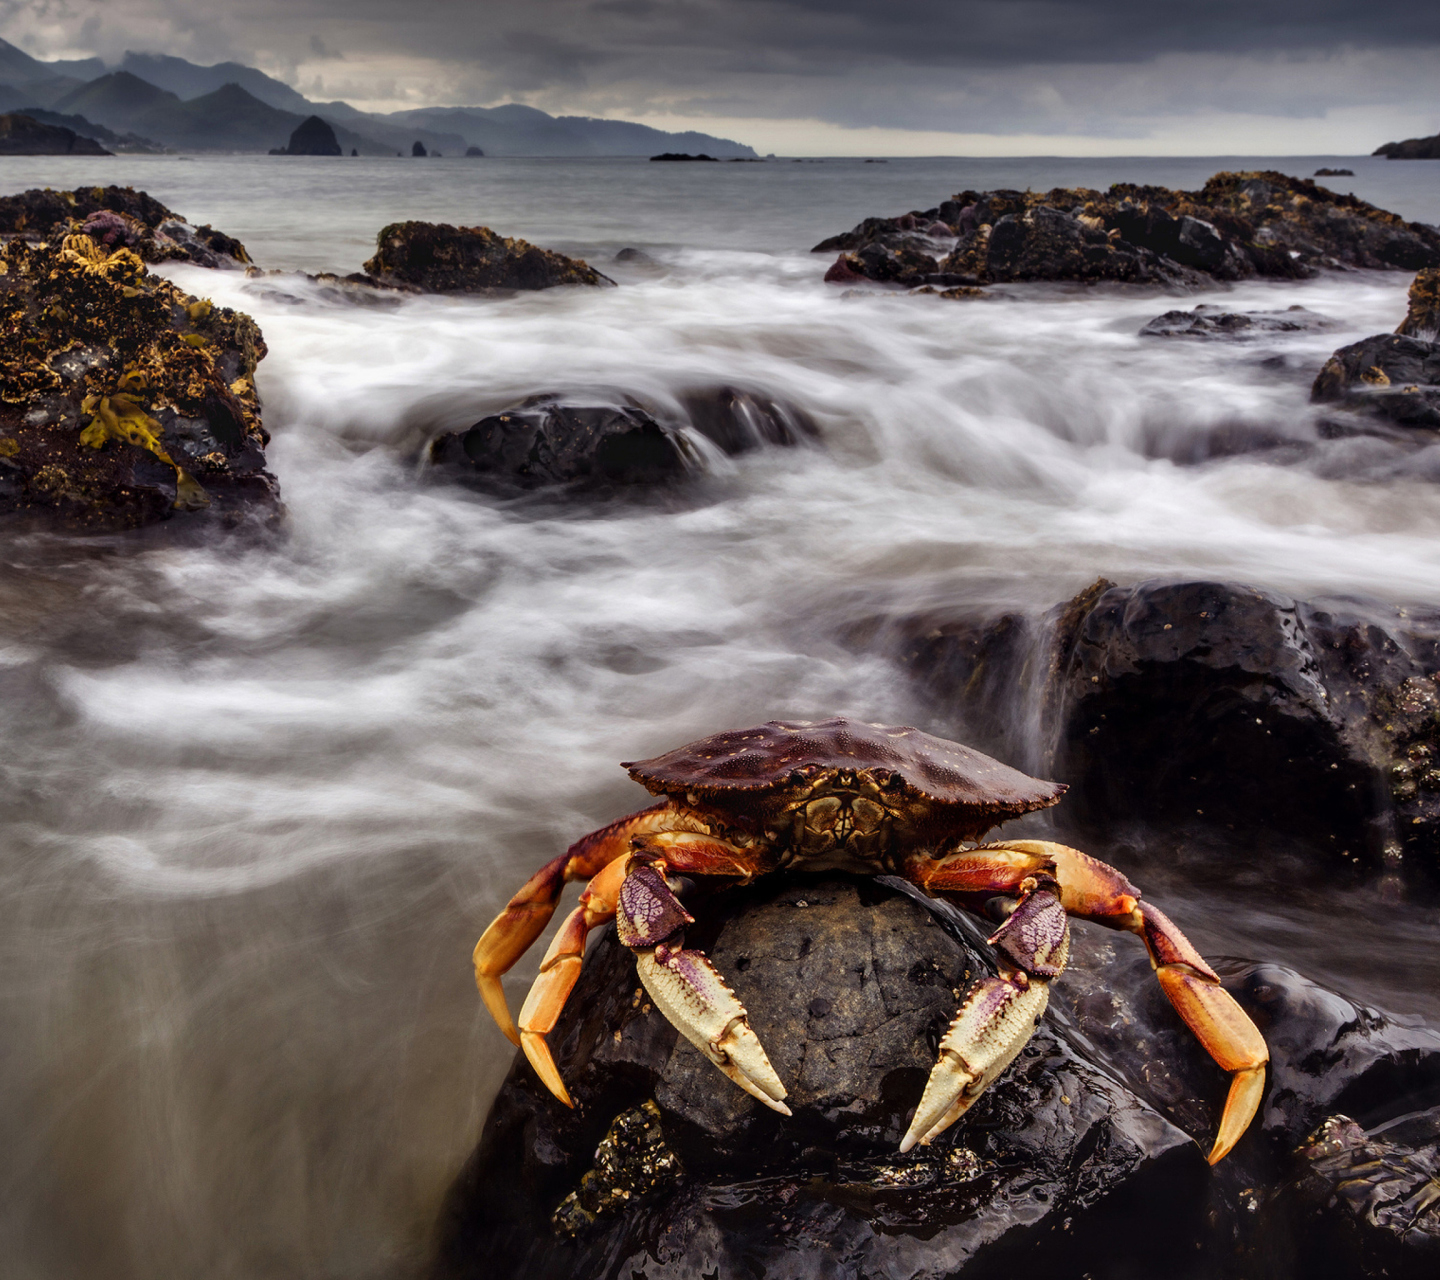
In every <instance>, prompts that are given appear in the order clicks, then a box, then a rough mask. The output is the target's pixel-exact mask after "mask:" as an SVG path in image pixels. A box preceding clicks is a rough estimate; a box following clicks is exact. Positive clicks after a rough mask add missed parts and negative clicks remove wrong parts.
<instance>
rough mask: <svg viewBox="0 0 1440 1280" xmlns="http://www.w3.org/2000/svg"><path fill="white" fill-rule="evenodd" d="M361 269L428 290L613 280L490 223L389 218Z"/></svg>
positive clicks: (476, 289)
mask: <svg viewBox="0 0 1440 1280" xmlns="http://www.w3.org/2000/svg"><path fill="white" fill-rule="evenodd" d="M376 245H377V247H376V250H375V256H374V257H373V258H371V259H370V260H369V261H368V262H366V263H365V270H366V272H367V273H368V274H370V275H372V276H374V277H375V278H376V279H377V280H380V281H382V282H384V283H398V284H405V285H414V286H416V287H417V288H420V289H423V290H424V291H425V292H427V293H487V292H490V291H492V290H502V289H503V290H508V289H552V288H554V287H555V286H557V285H613V284H614V283H615V282H614V281H613V280H611V279H610V278H609V277H608V276H604V275H601V274H600V272H598V271H596V270H595V269H594V268H593V267H592V266H590V265H589V264H588V263H586V262H584V261H582V260H581V259H579V258H567V257H566V256H565V255H564V254H561V253H555V252H553V251H552V250H549V249H541V248H538V247H537V246H535V245H533V244H530V243H529V242H528V241H525V240H520V239H514V240H510V239H506V238H505V237H504V236H500V235H497V234H496V233H495V232H493V231H491V230H490V228H489V227H452V226H450V225H449V224H447V223H443V222H441V223H435V222H392V223H391V224H390V225H389V226H388V227H385V228H383V229H382V230H381V232H380V234H379V236H378V237H376Z"/></svg>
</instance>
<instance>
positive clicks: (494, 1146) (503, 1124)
mask: <svg viewBox="0 0 1440 1280" xmlns="http://www.w3.org/2000/svg"><path fill="white" fill-rule="evenodd" d="M696 914H697V915H698V916H699V917H700V921H699V923H698V924H697V925H695V926H693V927H692V928H691V929H690V930H689V931H688V932H687V945H700V946H704V947H705V948H706V949H707V950H708V951H709V952H710V954H711V955H712V956H713V958H714V960H715V963H716V964H717V965H718V966H719V968H720V969H721V971H722V972H723V973H725V974H726V976H727V979H728V980H729V981H730V982H731V984H732V985H733V987H734V989H735V991H736V994H737V995H738V996H739V997H740V999H741V1000H742V1001H743V1002H744V1003H745V1005H746V1007H747V1008H748V1010H749V1013H750V1021H751V1024H752V1026H754V1028H755V1030H756V1032H757V1034H758V1035H759V1036H760V1038H761V1040H762V1041H763V1042H764V1044H765V1045H766V1047H767V1050H768V1052H769V1055H770V1057H771V1060H772V1061H773V1063H774V1064H775V1067H776V1070H777V1071H778V1072H779V1074H780V1077H781V1078H782V1079H783V1080H784V1081H785V1082H786V1084H787V1086H788V1088H789V1089H790V1094H789V1097H788V1098H787V1103H788V1105H789V1106H790V1107H791V1109H792V1111H793V1115H792V1116H790V1117H788V1118H787V1117H781V1116H779V1115H777V1114H776V1113H775V1112H773V1111H769V1110H767V1109H765V1108H763V1107H761V1106H760V1105H759V1104H758V1103H757V1102H755V1100H754V1099H752V1098H750V1097H749V1096H748V1095H746V1094H744V1093H742V1092H741V1091H740V1090H739V1089H738V1088H736V1087H735V1086H733V1085H732V1084H730V1082H729V1081H727V1080H725V1079H724V1078H723V1077H722V1076H720V1075H719V1073H718V1072H716V1070H715V1068H714V1067H713V1066H712V1065H711V1064H710V1063H709V1062H708V1061H707V1060H706V1059H704V1058H703V1057H702V1056H701V1055H700V1054H699V1052H698V1051H697V1050H696V1049H694V1048H693V1047H692V1046H691V1045H690V1044H689V1043H688V1042H687V1041H685V1040H683V1039H681V1038H680V1037H679V1036H678V1035H677V1033H676V1031H675V1029H674V1028H673V1027H671V1026H670V1024H669V1023H668V1022H666V1021H665V1020H664V1018H662V1017H661V1015H660V1014H659V1013H658V1012H657V1011H656V1010H655V1009H653V1008H652V1006H651V1005H650V1003H649V1000H648V997H646V996H645V994H644V992H643V990H642V989H641V988H640V987H639V984H638V982H637V980H636V978H635V971H634V961H633V959H632V957H631V955H630V953H628V952H627V951H626V950H625V949H624V948H623V947H621V946H620V945H619V944H618V943H617V942H616V941H615V939H614V935H613V932H612V931H611V930H608V929H607V931H606V934H605V936H604V937H603V938H602V939H601V940H600V942H599V943H598V945H597V946H596V947H595V948H593V949H592V950H591V951H590V953H589V955H588V956H587V958H586V966H585V970H584V972H583V973H582V975H581V978H580V982H579V985H578V986H577V987H576V989H575V991H574V992H573V994H572V995H571V997H570V1001H569V1003H568V1005H567V1007H566V1010H565V1013H564V1014H563V1015H562V1018H561V1020H560V1023H559V1024H558V1025H557V1027H556V1028H555V1030H554V1031H553V1032H552V1033H551V1034H550V1036H549V1041H550V1044H551V1046H552V1048H553V1049H554V1050H555V1056H556V1060H557V1062H558V1063H559V1064H560V1069H561V1072H562V1073H563V1075H564V1076H565V1079H566V1082H567V1085H568V1087H569V1088H570V1091H571V1095H572V1097H573V1098H574V1099H575V1102H576V1107H575V1109H574V1110H573V1111H572V1110H569V1109H567V1108H566V1107H564V1106H562V1105H561V1104H560V1103H558V1102H556V1101H555V1099H553V1098H552V1097H551V1096H550V1095H549V1094H548V1093H547V1092H546V1091H545V1090H544V1088H543V1086H541V1085H540V1084H539V1083H538V1081H537V1080H536V1079H535V1076H534V1073H533V1071H532V1070H531V1069H530V1067H529V1066H528V1064H527V1063H525V1062H524V1060H523V1059H519V1060H517V1063H516V1066H515V1068H514V1069H513V1070H512V1071H511V1073H510V1075H509V1077H508V1078H507V1080H506V1082H505V1084H504V1086H503V1088H502V1089H501V1092H500V1095H499V1097H498V1098H497V1099H496V1102H495V1105H494V1108H493V1109H492V1111H491V1114H490V1117H489V1120H488V1122H487V1123H486V1126H485V1133H484V1136H483V1137H482V1139H481V1142H480V1146H479V1149H478V1150H477V1151H476V1153H475V1155H474V1157H473V1158H472V1160H471V1161H470V1163H469V1164H468V1165H467V1167H466V1169H465V1170H464V1172H463V1173H462V1175H461V1176H460V1178H459V1179H458V1180H457V1182H456V1184H455V1186H454V1188H453V1189H452V1191H451V1194H450V1197H449V1202H448V1205H447V1208H446V1212H445V1215H444V1219H443V1221H442V1224H441V1240H440V1250H439V1255H440V1261H439V1265H438V1267H437V1272H436V1274H437V1276H441V1277H446V1278H447V1280H472V1278H473V1280H479V1278H480V1277H485V1280H505V1278H507V1277H516V1278H517V1280H518V1278H519V1277H525V1280H550V1278H554V1280H561V1278H563V1280H600V1277H609V1276H624V1277H627V1278H628V1277H629V1276H631V1275H632V1274H643V1275H645V1276H647V1277H648V1278H649V1280H665V1278H673V1280H693V1278H694V1277H698V1276H705V1275H714V1274H717V1273H718V1274H719V1275H721V1276H725V1277H730V1276H742V1275H765V1276H769V1277H773V1278H774V1280H799V1278H801V1277H829V1276H833V1277H839V1276H850V1275H864V1276H871V1277H877V1278H878V1277H888V1278H893V1280H941V1278H942V1277H952V1276H962V1275H963V1276H965V1277H981V1276H987V1277H988V1276H995V1277H1001V1276H1004V1277H1009V1276H1012V1275H1014V1274H1032V1273H1033V1274H1039V1273H1042V1272H1051V1271H1054V1272H1056V1273H1058V1274H1064V1275H1079V1273H1080V1272H1081V1271H1083V1270H1084V1269H1085V1267H1086V1266H1087V1265H1093V1266H1098V1265H1099V1264H1101V1263H1102V1262H1103V1263H1104V1264H1105V1265H1106V1267H1107V1268H1108V1270H1107V1274H1109V1273H1111V1272H1113V1271H1114V1269H1115V1268H1119V1267H1124V1266H1130V1267H1132V1268H1138V1269H1142V1270H1143V1269H1144V1267H1145V1265H1146V1264H1147V1263H1151V1264H1153V1263H1154V1262H1155V1260H1156V1259H1157V1258H1160V1257H1165V1256H1166V1255H1167V1253H1168V1254H1169V1255H1172V1256H1177V1257H1185V1256H1188V1255H1189V1254H1190V1253H1191V1252H1192V1251H1193V1249H1194V1239H1195V1238H1196V1236H1197V1235H1198V1233H1199V1230H1200V1218H1199V1215H1200V1211H1201V1208H1202V1206H1203V1198H1202V1196H1201V1194H1200V1191H1201V1189H1202V1187H1203V1182H1204V1177H1205V1174H1204V1170H1205V1166H1204V1161H1203V1158H1202V1156H1201V1155H1200V1152H1199V1150H1198V1148H1197V1147H1196V1146H1195V1145H1194V1144H1193V1143H1191V1142H1190V1141H1189V1140H1188V1139H1187V1137H1186V1135H1185V1134H1184V1133H1183V1132H1182V1131H1181V1130H1180V1129H1179V1128H1177V1127H1176V1126H1175V1125H1173V1124H1171V1123H1169V1122H1168V1121H1167V1120H1165V1119H1164V1118H1163V1117H1162V1116H1161V1115H1160V1114H1158V1113H1157V1112H1156V1111H1155V1110H1154V1109H1153V1108H1152V1107H1150V1106H1149V1105H1148V1104H1146V1103H1145V1102H1143V1101H1142V1100H1141V1099H1140V1098H1138V1097H1137V1096H1136V1095H1135V1094H1134V1093H1133V1092H1131V1091H1130V1090H1128V1089H1126V1088H1125V1087H1124V1086H1123V1085H1120V1084H1118V1083H1117V1082H1116V1080H1115V1079H1114V1078H1113V1076H1112V1075H1110V1074H1109V1073H1108V1072H1106V1071H1104V1070H1101V1069H1099V1068H1097V1067H1095V1066H1093V1065H1092V1064H1091V1063H1090V1062H1087V1061H1086V1060H1085V1058H1084V1057H1083V1056H1082V1055H1081V1053H1079V1052H1078V1051H1077V1049H1076V1048H1075V1047H1074V1046H1073V1045H1072V1044H1071V1043H1070V1041H1069V1039H1068V1038H1067V1037H1066V1035H1065V1033H1064V1032H1063V1030H1062V1029H1061V1028H1060V1027H1059V1026H1057V1025H1056V1024H1055V1023H1054V1022H1052V1021H1051V1020H1048V1019H1047V1020H1046V1021H1045V1022H1044V1023H1042V1025H1041V1027H1040V1029H1039V1031H1038V1032H1037V1034H1036V1036H1035V1037H1034V1039H1033V1040H1032V1041H1031V1044H1030V1046H1029V1048H1027V1049H1026V1050H1025V1051H1024V1052H1023V1053H1022V1054H1021V1056H1020V1057H1019V1058H1017V1059H1016V1061H1015V1063H1014V1064H1013V1065H1012V1066H1011V1067H1010V1068H1009V1069H1008V1070H1007V1072H1006V1073H1005V1075H1004V1076H1002V1077H1001V1079H1000V1080H999V1081H998V1082H997V1083H996V1084H994V1085H993V1086H992V1087H991V1088H990V1090H989V1091H988V1092H987V1093H986V1094H985V1096H984V1097H983V1098H982V1099H981V1100H980V1101H979V1102H978V1103H977V1104H976V1105H975V1107H974V1108H973V1109H972V1110H971V1111H970V1112H969V1113H968V1114H967V1115H966V1116H965V1117H964V1118H963V1119H962V1121H961V1122H960V1123H959V1124H957V1125H956V1126H954V1127H953V1128H952V1129H951V1130H949V1131H947V1132H946V1133H945V1134H944V1135H943V1136H942V1137H941V1138H940V1139H938V1140H937V1141H936V1142H935V1143H934V1144H932V1145H931V1146H930V1147H928V1148H918V1149H916V1150H915V1151H914V1152H912V1153H911V1154H910V1155H908V1156H902V1155H900V1154H899V1151H898V1145H899V1141H900V1137H901V1135H902V1134H903V1133H904V1132H905V1129H906V1125H907V1122H908V1118H909V1116H910V1114H911V1113H912V1112H913V1110H914V1108H915V1105H916V1103H917V1101H918V1099H919V1097H920V1094H921V1091H922V1090H923V1088H924V1084H925V1080H926V1078H927V1076H928V1074H929V1072H930V1069H931V1067H932V1065H933V1063H934V1058H935V1045H936V1041H937V1038H938V1036H939V1035H940V1034H942V1033H943V1030H944V1028H945V1027H946V1025H948V1023H949V1021H950V1020H951V1018H953V1016H954V1013H955V1009H956V1000H957V995H958V993H959V992H960V991H961V989H962V988H963V987H964V985H965V984H966V982H967V981H968V980H969V979H970V978H971V977H972V976H976V975H979V974H981V973H984V972H986V971H988V965H989V961H988V959H987V957H986V956H985V955H984V954H983V953H981V952H978V951H976V950H975V949H974V948H973V947H972V946H971V945H969V944H968V943H967V942H966V941H965V940H964V935H963V934H962V933H961V932H960V931H959V930H953V929H950V928H947V927H945V926H944V925H942V923H941V922H940V921H938V920H937V919H936V917H935V916H934V915H932V914H931V913H930V912H929V911H927V910H926V909H925V908H924V907H922V906H920V905H918V904H916V903H915V902H913V901H911V900H910V899H909V898H907V897H904V896H901V895H900V894H898V893H896V892H894V891H892V890H890V889H887V888H884V887H881V886H879V885H876V884H874V883H873V882H864V881H861V882H855V881H850V880H836V879H826V880H818V881H817V880H808V881H800V882H795V881H788V882H787V881H783V880H782V881H776V882H769V883H768V884H762V885H759V886H756V887H755V888H754V889H752V890H749V891H743V892H737V893H733V894H729V895H724V896H722V897H720V898H717V899H712V900H710V901H709V902H706V903H704V904H703V906H702V908H701V909H700V910H697V912H696ZM1191 1051H1192V1053H1194V1052H1199V1050H1198V1047H1192V1050H1191ZM597 1144H598V1150H597ZM1017 1267H1018V1268H1019V1269H1020V1270H1019V1271H1018V1272H1017V1271H1016V1268H1017Z"/></svg>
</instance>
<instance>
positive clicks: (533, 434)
mask: <svg viewBox="0 0 1440 1280" xmlns="http://www.w3.org/2000/svg"><path fill="white" fill-rule="evenodd" d="M429 459H430V463H431V465H432V466H434V467H436V468H438V469H440V471H441V472H442V474H445V475H447V476H449V477H451V478H455V479H460V480H462V481H468V482H471V483H474V484H477V485H479V486H480V487H482V488H488V489H498V490H502V491H503V490H505V489H536V488H540V487H542V486H545V485H556V484H569V483H573V482H590V483H608V484H643V483H653V482H654V481H657V480H663V479H666V478H667V477H671V476H678V475H681V474H683V473H684V471H685V470H686V469H687V467H689V466H692V465H694V464H695V463H696V462H697V461H698V459H696V458H695V456H694V451H693V449H692V447H691V446H690V445H689V444H688V442H687V441H686V440H685V438H684V437H683V436H682V435H681V434H680V433H678V432H676V431H674V430H673V429H667V428H666V427H664V426H662V425H661V424H660V423H658V422H657V421H656V420H655V419H654V418H652V417H651V416H650V415H649V414H648V413H646V412H645V411H644V410H643V409H641V408H639V407H637V406H634V405H628V404H608V405H595V404H576V403H571V402H568V401H567V400H566V399H565V398H563V397H561V396H553V395H540V396H531V397H530V398H529V399H527V400H524V401H522V402H521V403H520V404H518V405H515V406H514V407H513V408H510V409H504V410H501V412H499V413H493V414H491V415H490V416H489V417H486V418H482V419H481V420H480V421H479V422H477V423H476V424H475V425H474V426H473V427H469V428H467V429H466V430H464V431H452V432H449V433H447V434H445V435H443V436H440V437H439V438H438V439H436V440H435V441H434V442H433V443H432V444H431V445H430V451H429Z"/></svg>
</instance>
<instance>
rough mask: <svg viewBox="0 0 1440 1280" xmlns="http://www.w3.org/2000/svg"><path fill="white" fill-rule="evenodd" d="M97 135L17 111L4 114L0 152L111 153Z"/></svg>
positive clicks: (38, 154) (28, 153) (0, 127)
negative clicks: (90, 135)
mask: <svg viewBox="0 0 1440 1280" xmlns="http://www.w3.org/2000/svg"><path fill="white" fill-rule="evenodd" d="M110 154H111V153H110V152H109V151H106V150H105V148H104V147H102V146H101V145H100V144H99V143H98V142H96V141H95V139H94V138H87V137H85V136H84V135H82V134H78V133H76V132H75V130H74V129H67V128H65V126H64V125H55V124H42V123H41V122H40V121H39V120H37V119H35V117H34V116H27V115H23V114H21V113H19V112H16V113H14V114H12V115H0V156H72V155H73V156H108V155H110Z"/></svg>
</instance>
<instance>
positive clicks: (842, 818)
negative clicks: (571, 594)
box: [621, 717, 1066, 861]
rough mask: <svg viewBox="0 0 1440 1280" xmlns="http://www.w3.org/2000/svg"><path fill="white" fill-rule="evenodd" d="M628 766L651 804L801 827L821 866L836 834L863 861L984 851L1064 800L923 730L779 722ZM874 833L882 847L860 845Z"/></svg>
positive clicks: (1061, 789)
mask: <svg viewBox="0 0 1440 1280" xmlns="http://www.w3.org/2000/svg"><path fill="white" fill-rule="evenodd" d="M621 767H622V768H625V769H628V770H629V771H630V776H631V777H632V778H634V779H635V781H636V782H638V783H640V785H641V786H643V787H645V788H646V790H648V791H650V792H651V793H652V794H654V795H664V796H670V797H672V798H674V799H676V800H677V801H679V800H683V801H685V802H687V803H689V804H690V805H692V806H695V805H701V806H704V807H706V808H712V809H717V810H719V811H721V812H722V813H725V814H726V815H727V816H729V817H730V818H731V819H732V820H733V821H736V822H737V823H739V824H740V825H742V826H743V825H747V822H748V821H758V822H760V823H762V824H771V825H773V824H777V823H779V822H782V821H785V820H787V819H789V820H793V821H795V822H796V826H797V829H798V831H799V833H800V840H799V842H798V843H799V845H800V848H801V850H802V851H803V852H805V853H808V854H810V855H812V856H814V855H817V854H819V853H821V852H823V851H825V850H826V849H827V848H833V847H834V843H835V842H834V841H827V840H825V839H823V838H822V833H823V832H827V831H828V832H834V831H835V830H836V827H837V826H838V827H839V833H840V834H841V835H842V836H844V837H849V838H848V839H841V840H840V841H839V843H841V844H846V843H853V844H854V845H855V846H856V847H855V849H854V854H855V855H856V859H857V861H863V860H864V859H865V856H866V855H867V854H868V855H870V857H871V858H872V859H873V858H874V857H875V856H876V855H883V854H887V853H888V852H889V848H888V846H890V845H892V844H899V845H908V846H910V847H911V848H914V847H917V846H924V845H927V844H930V843H932V842H938V841H942V840H944V841H954V840H978V839H979V838H980V837H981V836H982V835H984V833H985V832H987V831H989V830H990V828H991V827H994V826H997V825H998V824H999V823H1002V822H1006V821H1008V820H1009V819H1011V818H1018V817H1019V816H1020V815H1021V814H1024V813H1030V812H1032V811H1033V810H1036V809H1045V808H1048V807H1049V806H1050V805H1053V804H1055V803H1056V802H1057V801H1058V800H1059V799H1060V797H1061V796H1063V795H1064V794H1065V790H1066V788H1065V784H1064V783H1061V782H1045V781H1042V780H1041V779H1039V778H1032V777H1030V776H1029V775H1028V774H1024V773H1021V772H1020V771H1019V770H1018V769H1012V768H1011V767H1010V766H1009V765H1005V764H1001V763H1000V761H998V760H994V759H992V758H991V757H990V756H987V755H985V754H983V753H982V752H979V751H976V750H974V749H973V748H971V747H966V746H962V745H961V744H960V743H958V742H948V741H946V740H945V739H944V738H936V737H934V736H932V735H931V734H928V733H923V732H921V731H920V730H919V729H912V728H908V727H906V726H904V725H883V724H864V723H861V722H859V721H855V720H846V719H843V718H841V717H834V718H832V719H829V720H817V721H808V720H770V721H767V722H766V723H765V724H762V725H757V726H755V727H754V728H752V729H738V730H734V731H732V732H728V733H717V734H714V735H712V736H711V737H708V738H701V739H700V740H699V741H697V742H691V743H688V744H687V745H685V746H683V747H677V748H676V749H675V750H674V751H667V752H666V753H665V754H664V755H661V756H655V757H654V758H653V759H651V760H638V761H624V762H622V766H621ZM882 824H883V825H882ZM807 828H808V830H807ZM867 829H873V830H874V832H875V835H876V837H877V838H876V839H875V840H873V841H865V840H863V839H860V840H855V839H853V837H851V833H852V832H855V831H858V832H859V833H860V834H861V835H862V836H863V834H864V833H865V831H866V830H867ZM807 837H808V838H807ZM806 860H807V861H809V860H811V859H810V858H809V857H807V858H806Z"/></svg>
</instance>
